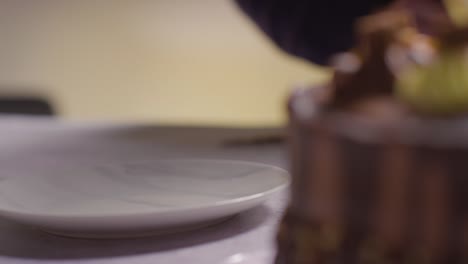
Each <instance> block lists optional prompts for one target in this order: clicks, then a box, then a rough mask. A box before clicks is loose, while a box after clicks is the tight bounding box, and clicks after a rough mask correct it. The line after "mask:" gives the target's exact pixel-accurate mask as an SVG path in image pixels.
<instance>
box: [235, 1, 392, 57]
mask: <svg viewBox="0 0 468 264" xmlns="http://www.w3.org/2000/svg"><path fill="white" fill-rule="evenodd" d="M236 2H237V3H238V5H239V6H240V8H241V9H242V10H243V11H244V12H245V13H246V14H247V15H248V16H250V17H251V18H252V20H253V21H254V22H255V23H256V24H257V25H258V26H259V27H260V28H261V29H262V30H263V31H264V32H265V33H266V34H267V35H268V36H269V37H270V38H271V39H272V40H273V41H274V42H275V43H276V44H277V45H278V46H279V47H281V48H282V49H283V50H285V51H286V52H288V53H290V54H293V55H296V56H299V57H302V58H305V59H307V60H309V61H311V62H314V63H318V64H326V63H328V62H329V61H328V60H329V59H330V56H331V55H333V54H335V53H337V52H341V51H346V50H348V49H349V48H350V47H352V45H353V43H354V30H353V29H354V22H355V20H356V19H357V18H358V17H361V16H364V15H367V14H369V13H371V12H373V11H375V10H376V9H378V8H382V7H384V6H385V5H387V4H389V3H390V2H392V0H236Z"/></svg>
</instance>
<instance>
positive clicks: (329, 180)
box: [276, 90, 468, 264]
mask: <svg viewBox="0 0 468 264" xmlns="http://www.w3.org/2000/svg"><path fill="white" fill-rule="evenodd" d="M313 94H314V92H313V91H312V90H309V91H303V92H300V93H297V94H295V95H294V96H293V97H292V98H291V101H290V104H289V113H290V126H289V133H290V157H291V173H292V177H293V180H292V187H291V188H292V190H291V198H290V205H289V208H288V210H287V212H286V214H285V216H284V219H283V221H282V223H281V225H280V231H279V233H278V256H277V260H276V263H277V264H286V263H287V264H292V263H294V264H296V263H297V264H299V263H301V264H302V263H304V264H309V263H466V261H468V252H467V251H466V250H467V249H468V247H467V246H468V243H467V242H468V221H467V220H468V206H467V205H466V203H465V201H466V200H467V198H468V197H467V196H468V193H467V192H466V191H467V190H468V179H467V178H466V177H465V175H466V174H467V173H468V164H466V162H464V161H465V160H466V159H467V158H468V145H467V144H460V145H457V144H456V140H459V139H455V138H454V137H451V135H450V130H451V128H450V127H446V130H447V131H445V132H447V133H445V132H442V135H441V136H442V138H443V137H447V140H448V141H447V142H444V141H432V139H433V138H435V137H433V136H434V134H437V133H438V131H439V125H432V123H433V122H435V121H433V120H428V121H427V122H425V121H424V120H413V119H400V120H397V121H395V120H394V119H392V120H381V119H378V120H377V119H376V118H375V117H362V116H361V117H357V118H358V120H352V121H351V122H350V119H353V118H356V117H355V116H354V115H353V114H349V113H345V115H349V116H346V117H342V116H340V113H333V112H327V110H326V109H324V108H321V107H320V105H317V104H315V103H314V99H313ZM314 105H315V106H316V108H315V110H313V109H312V108H314ZM311 113H312V114H311ZM359 120H361V121H362V122H363V123H362V124H360V123H359V122H360V121H359ZM446 122H450V121H446ZM456 122H459V123H463V122H464V121H463V120H461V121H460V120H458V121H456ZM418 124H419V125H421V127H419V128H418V127H417V126H418ZM428 127H433V128H434V131H432V132H431V131H429V130H430V128H428ZM356 128H361V129H362V131H358V132H356ZM465 130H466V129H465ZM465 130H461V131H457V132H456V133H457V134H459V136H460V138H466V139H467V140H468V136H464V135H467V134H466V133H464V132H466V131H465ZM426 132H427V133H426ZM418 134H420V135H421V137H420V138H419V139H418V137H417V135H418ZM438 138H440V137H438ZM450 139H453V140H452V141H451V140H450ZM442 140H443V139H442ZM465 142H466V141H465Z"/></svg>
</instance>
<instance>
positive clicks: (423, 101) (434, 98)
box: [396, 48, 468, 115]
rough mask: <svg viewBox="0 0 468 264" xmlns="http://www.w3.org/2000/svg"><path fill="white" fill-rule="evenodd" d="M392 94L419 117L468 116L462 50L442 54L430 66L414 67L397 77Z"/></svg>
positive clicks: (466, 67) (467, 75) (467, 77)
mask: <svg viewBox="0 0 468 264" xmlns="http://www.w3.org/2000/svg"><path fill="white" fill-rule="evenodd" d="M396 93H397V96H398V97H399V98H401V100H403V101H404V102H405V103H407V104H409V105H410V107H411V108H413V109H414V110H416V111H418V112H421V113H425V114H434V115H457V114H462V113H465V112H468V60H467V56H466V55H465V52H464V49H462V48H460V49H453V50H452V49H451V50H447V51H443V52H442V53H441V55H440V56H439V57H438V58H437V59H436V61H434V62H433V63H431V64H430V65H426V66H414V67H413V68H412V69H409V70H407V71H405V72H403V73H401V75H400V76H399V78H398V82H397V85H396Z"/></svg>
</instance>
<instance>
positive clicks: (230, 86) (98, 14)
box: [0, 0, 327, 125]
mask: <svg viewBox="0 0 468 264" xmlns="http://www.w3.org/2000/svg"><path fill="white" fill-rule="evenodd" d="M0 36H1V42H0V87H4V88H3V91H2V90H0V93H2V92H9V91H8V88H5V87H16V88H14V89H15V90H14V92H15V93H29V92H31V91H35V92H41V93H45V94H47V95H50V97H51V98H52V99H53V100H54V102H55V104H56V105H57V107H58V110H59V112H60V114H61V115H62V116H64V117H65V118H68V119H81V120H83V119H85V120H89V119H92V120H118V121H130V120H131V121H145V122H148V121H149V122H164V123H192V124H196V123H205V124H222V125H277V124H280V123H281V122H282V121H283V120H284V101H285V96H286V95H287V93H288V91H289V90H290V88H291V87H292V86H293V85H294V84H297V83H314V82H321V81H324V80H325V79H326V78H327V73H326V72H325V71H324V70H323V69H318V68H317V67H314V66H312V65H310V64H307V63H304V62H302V61H300V60H297V59H293V58H291V57H288V56H286V55H284V54H282V53H281V52H279V51H278V50H277V49H276V48H275V47H274V46H273V45H272V44H271V43H270V42H269V41H268V40H267V39H266V37H264V36H263V35H262V34H260V33H259V31H258V30H257V28H255V27H254V26H253V25H252V24H251V22H250V21H249V20H248V19H247V18H246V17H245V16H244V15H243V14H241V13H240V11H239V10H238V9H237V7H236V6H235V5H234V4H233V3H232V2H230V1H219V0H99V1H97V0H0ZM21 87H27V88H21ZM5 89H6V90H5Z"/></svg>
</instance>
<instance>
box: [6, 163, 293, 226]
mask: <svg viewBox="0 0 468 264" xmlns="http://www.w3.org/2000/svg"><path fill="white" fill-rule="evenodd" d="M167 161H185V162H187V161H196V162H217V163H238V164H248V165H256V166H263V167H265V168H269V169H271V170H276V171H278V172H280V173H281V175H282V177H283V178H284V182H282V183H281V184H280V185H278V186H276V187H274V188H271V189H269V190H267V191H263V192H261V193H256V194H250V195H246V196H243V197H237V198H231V199H226V200H222V201H218V202H213V203H206V204H200V205H196V206H193V205H192V206H179V207H167V208H163V209H159V210H157V211H156V210H155V211H150V212H134V213H107V214H102V215H96V214H83V213H77V214H74V213H35V212H27V211H20V210H8V209H4V208H1V207H0V216H2V215H3V216H6V217H9V218H16V216H18V217H21V218H23V217H34V218H37V217H39V218H47V219H51V218H54V219H73V221H80V220H98V219H104V218H109V217H119V218H122V217H151V216H153V215H161V214H171V213H177V212H186V211H188V210H208V209H214V208H216V207H224V206H229V205H234V204H239V203H243V202H248V201H253V200H256V199H262V198H267V197H269V196H271V195H273V194H274V193H277V192H279V191H281V190H283V189H286V188H287V187H288V186H289V185H290V183H291V176H290V173H289V172H288V171H287V170H285V169H283V168H280V167H278V166H275V165H270V164H267V163H261V162H252V161H244V160H230V159H202V158H200V159H199V158H193V159H191V158H173V159H172V158H164V159H148V160H146V159H145V160H138V161H124V162H106V163H99V164H101V165H102V164H106V165H112V164H131V163H144V162H167ZM86 164H98V163H96V162H86ZM278 175H279V174H278ZM10 216H12V217H10Z"/></svg>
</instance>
